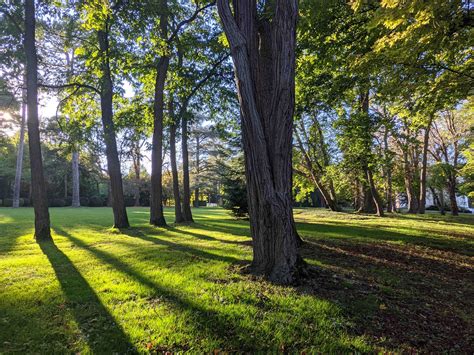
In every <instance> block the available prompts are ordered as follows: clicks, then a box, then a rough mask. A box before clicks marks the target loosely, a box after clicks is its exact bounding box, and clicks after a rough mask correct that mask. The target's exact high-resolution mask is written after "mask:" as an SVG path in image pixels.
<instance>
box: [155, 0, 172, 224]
mask: <svg viewBox="0 0 474 355" xmlns="http://www.w3.org/2000/svg"><path fill="white" fill-rule="evenodd" d="M161 7H162V15H161V17H160V32H161V36H162V38H167V37H168V2H167V0H162V1H161ZM169 62H170V58H169V57H168V56H167V55H163V56H162V57H161V58H160V60H159V61H158V66H157V68H156V79H155V97H154V102H153V140H152V150H151V194H150V223H151V224H153V225H155V226H162V227H163V226H166V220H165V216H164V214H163V186H162V181H163V172H162V169H163V118H164V90H165V82H166V76H167V74H168V67H169Z"/></svg>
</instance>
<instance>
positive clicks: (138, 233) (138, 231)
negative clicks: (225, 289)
mask: <svg viewBox="0 0 474 355" xmlns="http://www.w3.org/2000/svg"><path fill="white" fill-rule="evenodd" d="M166 230H169V231H172V232H175V233H186V232H183V230H181V229H177V228H174V227H166ZM120 232H121V233H122V234H125V235H128V236H129V237H133V238H138V239H141V240H145V241H147V242H151V243H153V244H157V245H163V246H166V247H169V248H170V249H172V250H175V251H179V252H183V253H189V254H191V255H194V256H197V257H200V258H205V259H209V260H218V261H223V262H227V263H235V262H239V260H238V259H236V258H234V257H231V256H228V255H218V254H213V253H209V252H207V251H205V250H201V249H196V248H192V247H190V246H187V245H183V244H179V243H173V242H170V241H168V240H164V239H160V238H158V236H157V234H156V233H157V231H156V228H154V227H152V226H142V227H139V228H127V229H123V230H121V231H120ZM148 234H152V235H153V236H149V235H148ZM186 234H191V233H186ZM205 237H206V238H203V239H205V240H214V239H213V238H212V237H207V236H205Z"/></svg>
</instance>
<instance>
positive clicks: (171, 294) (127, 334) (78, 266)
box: [0, 208, 474, 353]
mask: <svg viewBox="0 0 474 355" xmlns="http://www.w3.org/2000/svg"><path fill="white" fill-rule="evenodd" d="M128 212H129V217H130V222H131V225H132V226H133V227H132V228H130V229H127V230H123V231H116V230H111V229H110V225H111V223H112V213H111V210H110V209H107V208H80V209H73V208H56V209H55V208H53V209H51V216H52V230H53V239H54V243H43V244H42V245H38V244H37V243H35V242H34V240H33V237H32V223H33V222H32V221H33V211H32V210H31V209H16V210H14V209H0V353H4V352H13V351H15V352H28V353H31V352H41V353H52V352H55V353H57V352H81V353H88V352H93V353H104V352H105V353H111V352H121V353H122V352H126V351H130V352H137V351H138V352H147V351H165V350H170V351H185V350H189V351H194V352H203V351H204V352H211V351H214V350H216V349H221V350H241V351H256V350H278V349H280V350H282V349H286V350H289V351H291V350H298V351H316V350H317V351H318V352H348V351H369V350H371V349H372V347H371V346H370V345H369V344H368V341H367V339H366V337H364V336H362V337H361V336H356V335H355V334H354V332H353V331H352V325H353V323H352V322H353V321H352V320H351V319H349V318H348V317H347V315H346V314H345V310H344V309H343V308H341V305H340V304H338V303H337V302H334V301H333V300H330V299H324V298H321V297H317V296H315V295H311V294H309V293H305V292H302V291H301V290H300V289H297V288H292V287H281V286H276V285H272V284H269V283H267V282H264V281H261V280H260V281H259V280H251V279H250V278H249V277H247V276H244V275H241V274H240V273H239V272H238V266H239V265H240V264H241V262H242V261H250V260H251V256H252V255H251V254H252V252H251V248H250V246H249V245H248V241H249V237H248V223H247V222H245V221H235V220H233V219H232V218H231V217H230V216H229V215H228V214H227V212H226V211H224V210H222V209H209V208H201V209H194V210H193V213H194V216H195V221H196V223H194V224H191V225H183V226H175V225H170V227H169V228H154V227H151V226H149V224H148V210H147V209H145V208H130V209H128ZM166 217H167V220H168V222H169V223H172V220H173V215H172V210H171V209H166ZM296 218H297V221H298V222H299V224H298V227H299V230H300V232H301V234H302V235H303V237H305V238H306V239H308V238H309V239H311V240H314V241H317V240H321V239H323V238H346V239H351V238H354V239H355V240H360V239H366V240H368V241H374V242H375V241H376V240H377V238H379V237H380V238H383V239H385V240H387V241H388V242H391V243H414V244H417V243H422V244H423V243H424V244H426V245H434V247H437V246H439V247H448V248H454V249H456V248H461V247H462V248H463V250H464V252H465V253H468V252H469V253H470V252H472V239H466V240H464V239H463V238H461V239H456V243H455V242H454V241H451V239H450V238H451V237H450V234H452V233H454V229H456V231H455V233H456V234H463V233H466V238H467V237H469V238H472V237H473V234H474V233H473V230H472V222H473V219H472V218H467V219H466V221H465V222H466V224H460V223H456V222H457V221H459V220H453V221H450V220H449V219H446V220H443V221H441V222H443V223H440V221H433V220H431V219H429V218H428V217H426V220H422V221H421V222H420V221H419V220H418V219H417V220H416V221H415V220H413V219H412V218H410V217H397V218H385V219H379V218H372V217H361V216H355V215H349V214H331V213H327V212H325V211H317V210H297V211H296ZM469 223H471V224H469ZM423 229H429V230H430V231H432V232H433V233H434V234H433V233H431V232H430V233H429V235H427V234H426V233H425V232H423ZM351 231H352V232H353V233H352V232H351ZM404 233H409V234H404ZM418 239H419V240H418ZM420 241H421V242H420ZM430 243H431V244H430ZM309 261H310V263H312V264H313V265H318V266H320V267H325V265H326V264H325V261H321V260H309Z"/></svg>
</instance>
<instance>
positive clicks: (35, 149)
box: [24, 0, 51, 241]
mask: <svg viewBox="0 0 474 355" xmlns="http://www.w3.org/2000/svg"><path fill="white" fill-rule="evenodd" d="M35 33H36V19H35V3H34V0H25V37H24V48H25V56H26V97H27V99H26V101H27V106H28V143H29V148H30V167H31V188H32V197H33V207H34V211H35V238H36V240H37V241H45V240H51V230H50V220H49V210H48V197H47V194H46V185H45V181H44V173H43V159H42V155H41V143H40V142H41V140H40V132H39V121H38V58H37V55H36V43H35Z"/></svg>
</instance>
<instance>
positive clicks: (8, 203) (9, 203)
mask: <svg viewBox="0 0 474 355" xmlns="http://www.w3.org/2000/svg"><path fill="white" fill-rule="evenodd" d="M3 206H5V207H12V206H13V199H11V198H6V199H4V200H3Z"/></svg>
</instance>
